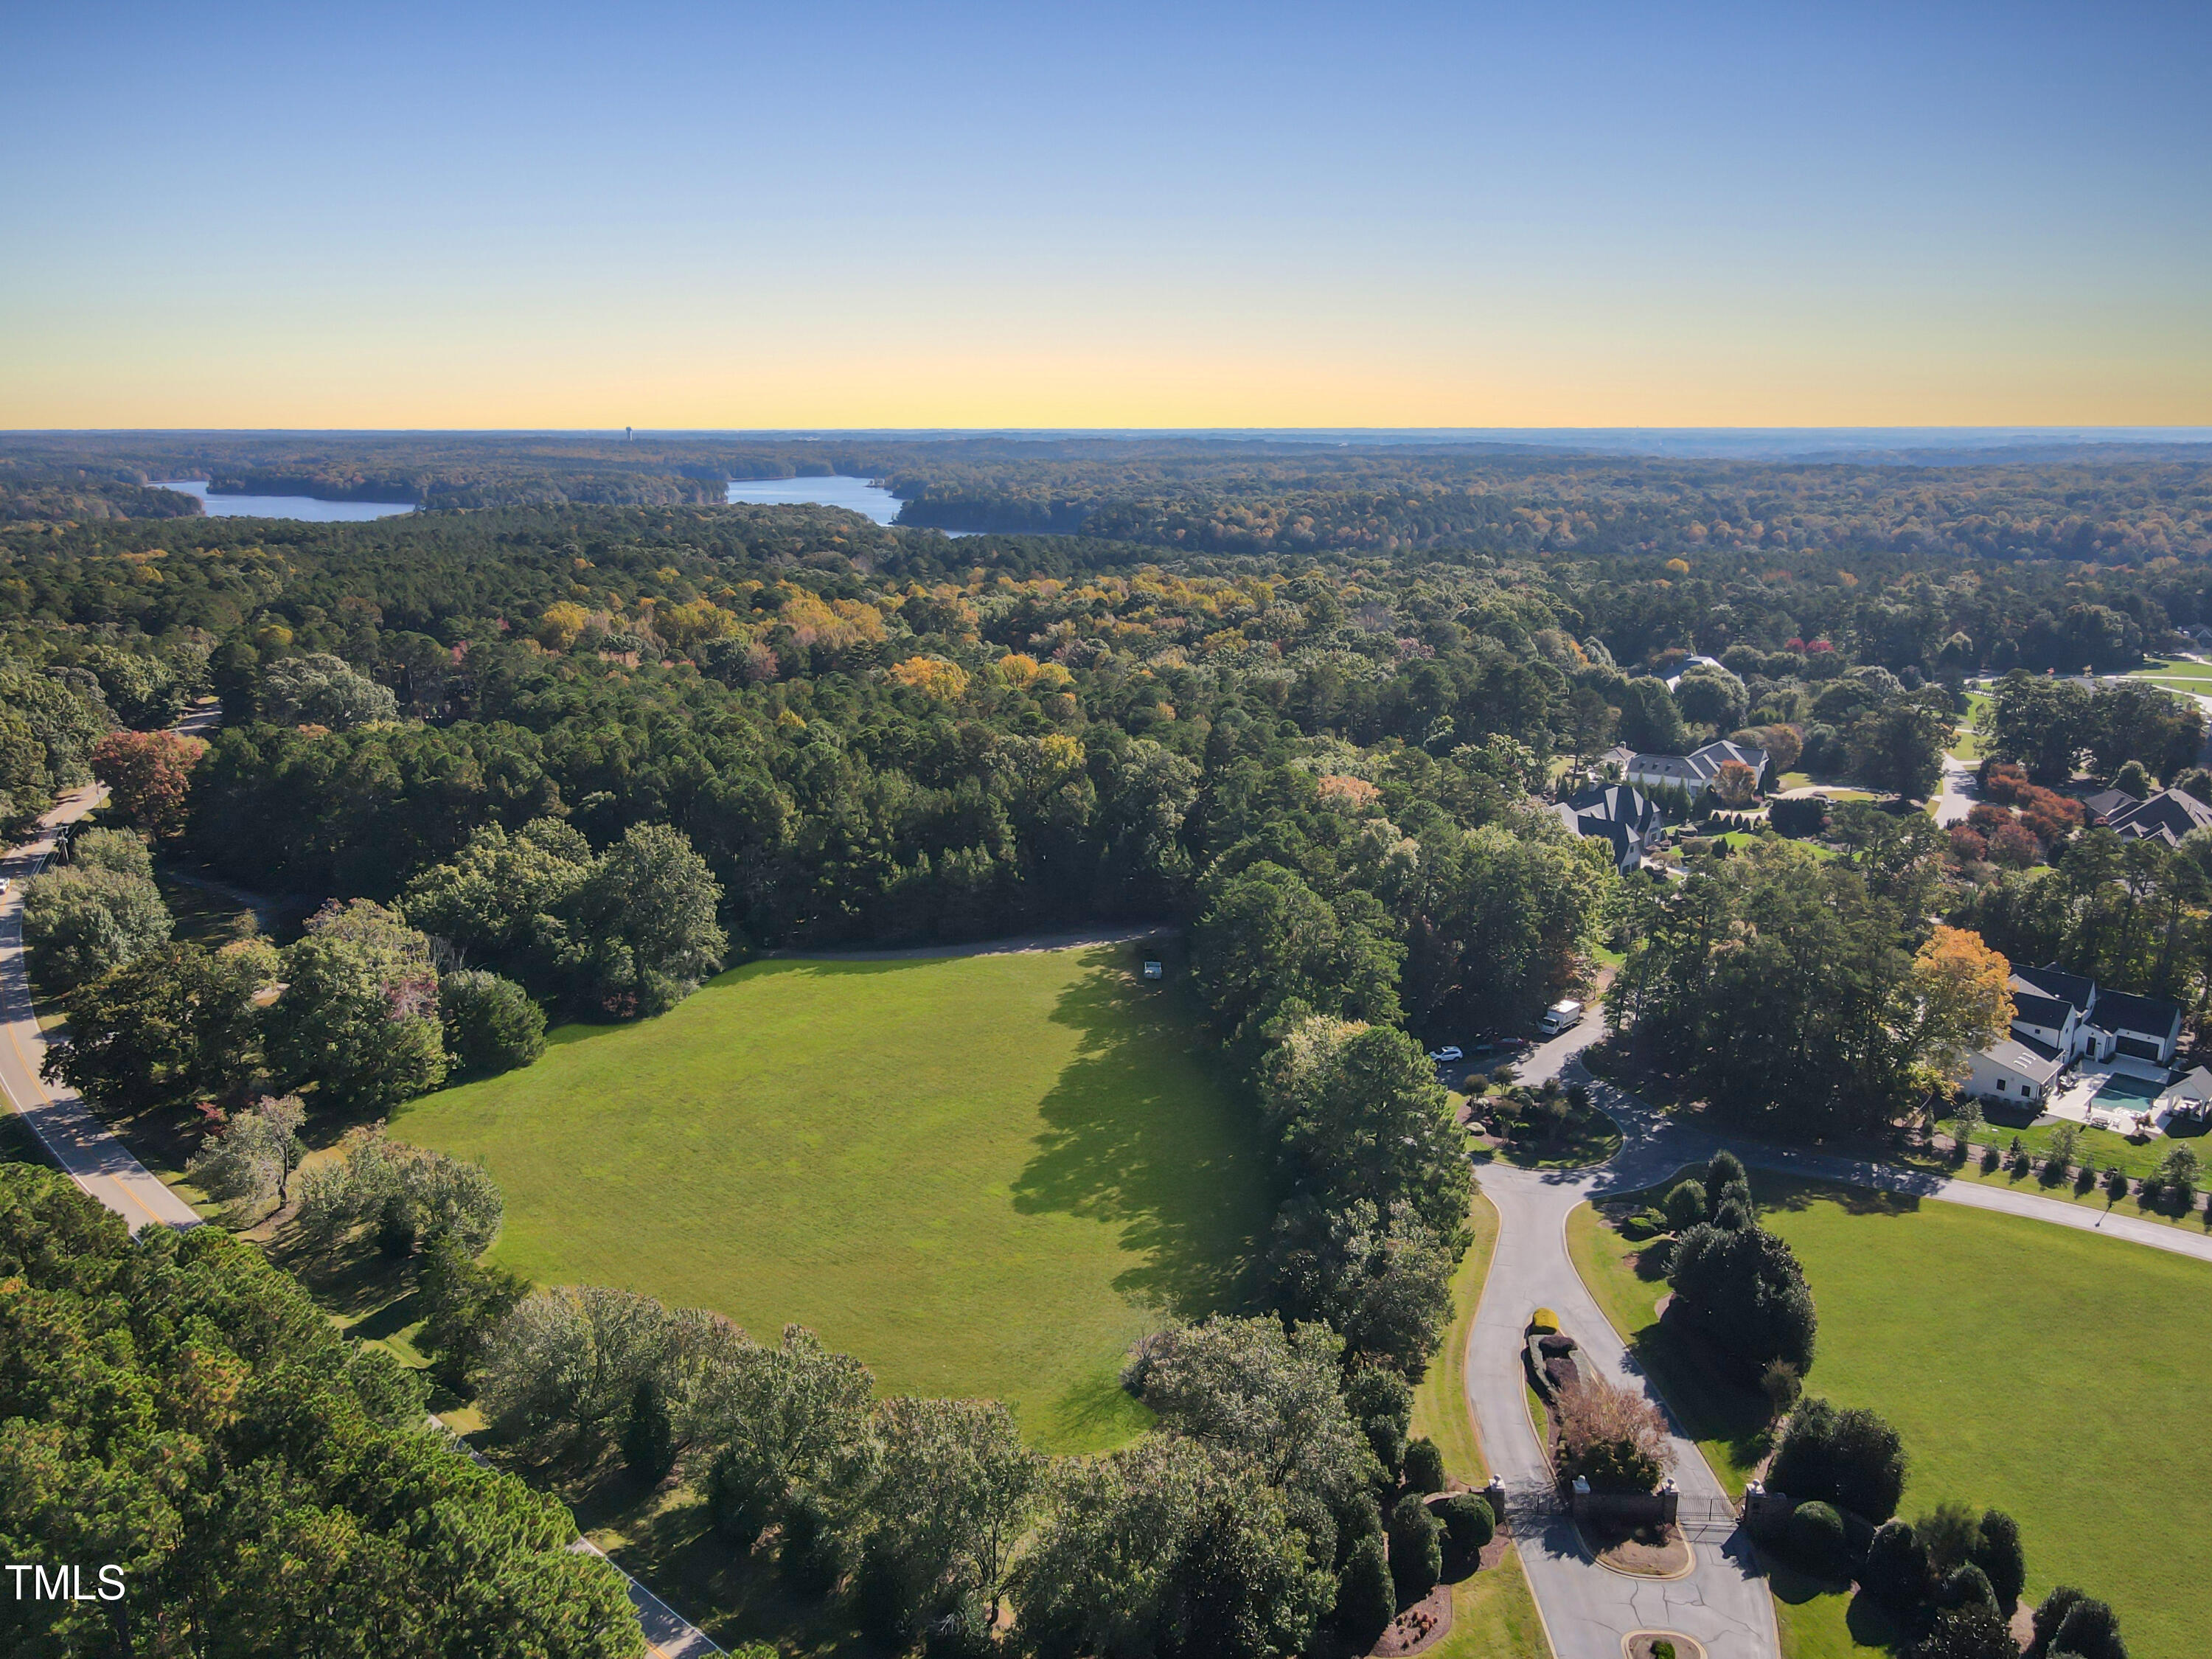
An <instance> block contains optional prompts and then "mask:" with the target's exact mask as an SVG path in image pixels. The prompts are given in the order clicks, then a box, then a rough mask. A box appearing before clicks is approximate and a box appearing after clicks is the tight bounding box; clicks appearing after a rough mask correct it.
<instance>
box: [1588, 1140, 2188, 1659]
mask: <svg viewBox="0 0 2212 1659" xmlns="http://www.w3.org/2000/svg"><path fill="white" fill-rule="evenodd" d="M1754 1184H1755V1190H1756V1191H1757V1193H1758V1194H1759V1200H1760V1203H1761V1208H1762V1211H1763V1212H1764V1215H1763V1219H1764V1221H1765V1225H1767V1226H1769V1227H1771V1228H1772V1229H1773V1230H1774V1231H1776V1232H1778V1233H1779V1234H1781V1235H1782V1237H1784V1238H1786V1239H1787V1240H1789V1242H1790V1246H1791V1248H1792V1249H1795V1250H1796V1253H1797V1257H1798V1260H1799V1261H1801V1262H1802V1264H1803V1266H1804V1268H1805V1273H1806V1277H1807V1279H1808V1280H1809V1281H1810V1282H1811V1284H1812V1286H1813V1294H1814V1300H1815V1301H1816V1302H1817V1304H1819V1307H1820V1344H1819V1351H1818V1353H1817V1355H1816V1358H1815V1361H1814V1367H1813V1371H1812V1374H1811V1376H1809V1377H1808V1378H1807V1387H1808V1390H1809V1391H1810V1392H1812V1393H1815V1394H1820V1395H1826V1396H1827V1397H1828V1398H1829V1399H1831V1400H1834V1401H1838V1402H1840V1403H1843V1404H1845V1405H1853V1406H1870V1407H1874V1408H1875V1410H1877V1411H1879V1412H1881V1413H1882V1414H1883V1415H1884V1416H1885V1417H1887V1418H1888V1419H1890V1420H1891V1421H1892V1422H1893V1423H1894V1424H1895V1425H1897V1427H1898V1429H1899V1432H1900V1433H1901V1434H1902V1435H1903V1436H1904V1437H1905V1447H1906V1449H1907V1451H1908V1453H1909V1454H1910V1455H1911V1474H1910V1478H1909V1480H1908V1483H1907V1486H1906V1489H1905V1503H1904V1505H1903V1513H1904V1514H1905V1516H1906V1517H1907V1518H1908V1519H1909V1518H1911V1517H1913V1516H1918V1515H1920V1514H1922V1513H1923V1512H1924V1511H1926V1510H1931V1509H1933V1508H1934V1507H1935V1506H1936V1504H1937V1503H1938V1502H1939V1501H1941V1500H1942V1499H1945V1498H1956V1499H1959V1500H1961V1501H1963V1502H1966V1503H1969V1504H1973V1505H1974V1506H1975V1507H1976V1508H1982V1507H1986V1506H1989V1505H1995V1506H1996V1507H1997V1508H1999V1509H2002V1510H2008V1511H2010V1512H2011V1513H2012V1515H2013V1516H2015V1518H2017V1519H2018V1521H2019V1522H2020V1525H2021V1538H2022V1541H2023V1542H2024V1544H2025V1545H2026V1547H2027V1567H2028V1583H2029V1589H2030V1594H2031V1595H2041V1594H2042V1593H2043V1592H2044V1591H2045V1590H2046V1589H2049V1588H2050V1587H2051V1585H2052V1584H2053V1583H2059V1582H2064V1583H2073V1584H2078V1585H2080V1586H2081V1587H2082V1588H2083V1589H2087V1591H2089V1593H2090V1594H2092V1595H2099V1596H2102V1597H2103V1598H2104V1599H2106V1601H2111V1602H2112V1605H2113V1606H2114V1607H2117V1608H2118V1610H2119V1613H2120V1615H2121V1621H2122V1627H2123V1630H2124V1633H2125V1635H2126V1636H2127V1638H2128V1644H2129V1647H2130V1650H2132V1651H2134V1652H2136V1653H2138V1654H2142V1655H2146V1656H2148V1655H2166V1654H2182V1653H2187V1652H2193V1651H2194V1650H2196V1647H2197V1644H2198V1642H2199V1640H2200V1638H2202V1636H2203V1632H2205V1631H2206V1630H2208V1629H2212V1538H2208V1537H2207V1535H2206V1534H2205V1532H2204V1529H2203V1528H2202V1527H2201V1526H2200V1525H2199V1524H2198V1522H2197V1510H2198V1509H2199V1508H2201V1501H2200V1496H2199V1495H2201V1494H2202V1493H2203V1492H2207V1491H2212V1430H2208V1428H2207V1425H2206V1423H2205V1415H2204V1389H2205V1379H2206V1377H2207V1376H2212V1319H2208V1317H2207V1313H2208V1310H2212V1264H2208V1263H2205V1262H2202V1261H2192V1260H2190V1259H2188V1258H2186V1257H2183V1256H2178V1255H2168V1254H2167V1253H2166V1252H2164V1251H2160V1250H2152V1249H2146V1248H2144V1247H2142V1246H2140V1245H2135V1244H2127V1243H2121V1242H2120V1241H2118V1240H2117V1239H2112V1238H2102V1237H2098V1236H2097V1235H2096V1234H2094V1233H2085V1232H2077V1231H2074V1230H2072V1229H2070V1228H2063V1227H2056V1226H2052V1225H2049V1224H2048V1223H2044V1222H2038V1221H2030V1220H2026V1219H2022V1218H2018V1217H2014V1216H2006V1215H1997V1214H1992V1213H1990V1212H1984V1211H1980V1210H1970V1209H1966V1208H1965V1207H1963V1206H1959V1205H1954V1204H1945V1203H1942V1202H1936V1201H1928V1202H1922V1201H1917V1200H1910V1199H1892V1198H1888V1197H1886V1196H1882V1195H1879V1194H1873V1193H1869V1192H1864V1191H1861V1190H1858V1189H1856V1188H1835V1187H1824V1186H1807V1187H1784V1186H1783V1185H1782V1184H1781V1183H1779V1182H1775V1181H1773V1180H1771V1179H1764V1178H1759V1179H1755V1183H1754ZM1588 1213H1589V1212H1587V1211H1584V1212H1577V1219H1578V1220H1583V1221H1584V1225H1585V1226H1586V1225H1587V1222H1586V1218H1587V1216H1588ZM1591 1245H1595V1246H1596V1247H1597V1249H1596V1254H1597V1255H1598V1256H1600V1257H1601V1258H1602V1260H1603V1262H1604V1264H1605V1265H1604V1266H1602V1267H1598V1270H1597V1273H1596V1275H1595V1276H1596V1277H1598V1278H1600V1279H1604V1280H1606V1281H1607V1282H1608V1287H1609V1289H1610V1291H1611V1292H1612V1294H1611V1295H1610V1296H1609V1297H1608V1296H1604V1295H1601V1301H1608V1302H1611V1303H1614V1304H1619V1303H1622V1302H1626V1301H1627V1300H1629V1299H1630V1298H1631V1297H1636V1298H1637V1299H1638V1300H1639V1301H1640V1303H1641V1310H1642V1312H1643V1313H1644V1317H1645V1318H1647V1319H1648V1318H1649V1310H1650V1302H1651V1300H1652V1299H1654V1298H1656V1297H1657V1296H1658V1295H1659V1294H1661V1293H1662V1292H1663V1291H1665V1288H1666V1286H1665V1285H1664V1284H1663V1283H1658V1284H1652V1283H1646V1284H1644V1285H1643V1286H1642V1287H1641V1291H1640V1296H1639V1294H1638V1291H1636V1290H1634V1289H1632V1286H1634V1285H1635V1284H1636V1280H1635V1278H1634V1276H1633V1274H1632V1273H1627V1272H1626V1271H1623V1267H1624V1266H1625V1259H1626V1257H1627V1256H1628V1255H1631V1254H1632V1252H1633V1251H1634V1250H1635V1249H1636V1248H1637V1247H1636V1246H1634V1245H1630V1244H1626V1243H1623V1242H1622V1241H1621V1240H1620V1238H1619V1237H1618V1236H1617V1235H1615V1234H1614V1233H1613V1232H1612V1231H1611V1230H1610V1229H1609V1228H1599V1229H1596V1230H1595V1237H1591V1235H1590V1234H1589V1232H1587V1231H1585V1232H1583V1246H1584V1249H1585V1250H1587V1249H1589V1247H1590V1246H1591ZM1578 1259H1579V1260H1580V1261H1582V1263H1583V1266H1584V1270H1585V1274H1586V1276H1590V1269H1591V1267H1592V1266H1594V1265H1595V1264H1593V1263H1591V1262H1590V1261H1589V1257H1588V1256H1587V1255H1583V1254H1582V1253H1581V1252H1578ZM1594 1288H1595V1286H1594ZM1608 1312H1609V1313H1611V1314H1613V1316H1614V1317H1615V1318H1617V1319H1618V1318H1619V1317H1620V1314H1619V1312H1618V1311H1616V1310H1615V1308H1614V1307H1613V1306H1608ZM1723 1455H1724V1454H1723ZM1838 1600H1839V1598H1833V1597H1822V1598H1819V1599H1818V1601H1816V1602H1814V1603H1813V1604H1808V1606H1806V1607H1803V1608H1802V1609H1793V1610H1792V1613H1793V1618H1792V1622H1793V1623H1802V1624H1806V1625H1808V1626H1810V1627H1811V1628H1812V1629H1818V1630H1820V1631H1822V1632H1823V1634H1824V1637H1825V1638H1826V1641H1825V1642H1823V1641H1819V1640H1816V1641H1814V1642H1811V1643H1807V1642H1803V1641H1799V1642H1793V1643H1791V1644H1789V1645H1790V1648H1791V1650H1792V1651H1794V1652H1797V1653H1800V1654H1801V1655H1803V1654H1809V1653H1813V1652H1826V1651H1827V1650H1828V1646H1829V1645H1832V1644H1834V1643H1836V1642H1838V1641H1840V1640H1844V1639H1847V1638H1841V1630H1842V1624H1843V1620H1842V1609H1841V1607H1840V1606H1834V1605H1832V1604H1833V1603H1836V1602H1837V1601H1838ZM1806 1634H1808V1635H1810V1634H1811V1630H1810V1629H1808V1632H1806Z"/></svg>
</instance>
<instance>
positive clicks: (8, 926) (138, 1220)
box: [0, 787, 200, 1233]
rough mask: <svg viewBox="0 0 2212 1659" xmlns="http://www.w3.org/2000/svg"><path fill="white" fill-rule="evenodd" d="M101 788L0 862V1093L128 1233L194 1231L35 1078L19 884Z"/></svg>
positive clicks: (176, 1207)
mask: <svg viewBox="0 0 2212 1659" xmlns="http://www.w3.org/2000/svg"><path fill="white" fill-rule="evenodd" d="M99 800H100V791H99V789H98V788H96V787H94V788H85V789H80V790H77V791H76V793H73V794H71V795H69V796H67V797H65V798H64V799H63V801H62V803H61V805H58V806H57V807H55V808H54V810H53V811H51V812H49V813H47V814H46V817H42V818H40V820H39V834H38V836H37V838H36V839H35V840H33V841H30V842H26V843H25V844H24V845H22V846H21V847H18V848H15V850H14V851H12V852H10V853H9V854H8V855H7V856H6V857H5V858H4V859H0V875H4V876H5V877H6V878H8V891H7V892H6V894H4V895H0V1023H4V1024H5V1025H6V1027H7V1035H6V1036H5V1038H4V1040H0V1088H4V1089H5V1090H6V1091H7V1095H8V1099H9V1103H11V1104H12V1105H13V1106H14V1107H15V1110H16V1111H17V1112H18V1113H20V1114H21V1115H22V1118H23V1120H24V1121H25V1122H27V1123H28V1124H29V1125H30V1126H31V1129H32V1132H33V1133H35V1134H36V1135H37V1136H38V1137H39V1139H40V1140H41V1141H43V1142H45V1143H46V1150H47V1151H48V1152H52V1154H53V1157H54V1161H55V1162H56V1163H57V1164H60V1165H61V1167H62V1169H63V1170H64V1171H65V1172H66V1173H67V1174H68V1175H69V1176H70V1179H71V1180H73V1181H75V1182H76V1184H77V1185H78V1186H80V1187H82V1188H84V1190H85V1191H86V1192H88V1193H89V1194H92V1196H93V1197H94V1198H96V1199H98V1200H100V1202H101V1203H102V1204H105V1205H106V1206H107V1207H108V1208H109V1209H111V1210H112V1211H114V1212H116V1214H118V1215H119V1216H121V1217H122V1218H123V1219H124V1222H125V1225H128V1226H129V1227H130V1229H131V1231H132V1232H134V1233H135V1232H137V1231H138V1230H139V1229H140V1228H141V1227H146V1226H152V1225H161V1226H165V1227H197V1226H198V1225H200V1218H199V1217H198V1215H197V1213H195V1212H194V1211H193V1209H192V1206H191V1205H189V1204H187V1203H185V1200H182V1199H181V1198H179V1197H178V1196H177V1195H176V1194H174V1193H173V1192H172V1191H170V1190H169V1188H168V1187H167V1184H166V1183H165V1182H162V1181H161V1180H160V1179H159V1178H158V1177H156V1176H155V1175H154V1173H153V1172H152V1171H151V1170H149V1169H147V1167H146V1166H145V1165H144V1164H141V1163H140V1162H139V1161H138V1160H137V1158H135V1157H133V1156H132V1155H131V1149H130V1148H129V1147H127V1146H125V1145H124V1144H123V1143H122V1142H121V1141H119V1140H118V1139H116V1138H115V1137H114V1136H113V1135H112V1134H111V1133H109V1132H108V1128H107V1126H106V1124H105V1123H102V1122H101V1121H100V1120H99V1118H97V1117H95V1116H94V1115H93V1111H92V1109H91V1108H90V1107H89V1106H88V1105H86V1104H85V1103H84V1101H83V1100H82V1097H79V1096H78V1094H77V1093H76V1091H75V1090H73V1089H67V1088H64V1087H63V1086H61V1085H58V1084H48V1083H47V1082H46V1081H45V1080H44V1079H41V1078H40V1076H39V1066H40V1062H41V1061H42V1060H45V1059H46V1038H45V1037H43V1036H40V1033H39V1022H38V1018H37V1016H36V1015H35V1014H34V1013H33V1012H32V1007H31V982H30V975H29V974H28V972H27V970H26V969H25V967H24V964H23V884H24V882H25V881H27V879H29V878H31V877H33V876H34V875H36V874H37V873H38V872H39V870H40V866H43V865H44V864H45V863H46V860H47V858H48V857H49V856H50V855H51V854H52V852H53V850H54V832H55V831H56V830H57V829H59V828H60V827H61V826H62V825H63V824H65V823H75V822H76V820H77V819H79V818H81V817H83V816H84V815H85V814H86V813H87V812H89V811H92V809H93V808H94V806H95V805H98V804H99Z"/></svg>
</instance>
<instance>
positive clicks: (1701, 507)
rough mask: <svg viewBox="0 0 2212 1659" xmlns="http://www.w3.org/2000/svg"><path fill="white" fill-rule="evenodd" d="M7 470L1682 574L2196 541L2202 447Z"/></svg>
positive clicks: (1487, 450) (815, 451)
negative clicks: (874, 487)
mask: <svg viewBox="0 0 2212 1659" xmlns="http://www.w3.org/2000/svg"><path fill="white" fill-rule="evenodd" d="M10 465H13V466H15V467H17V468H19V469H20V468H23V467H30V468H37V469H45V470H47V471H55V470H58V469H76V471H78V472H79V473H81V474H82V475H84V476H86V477H98V476H101V475H103V474H104V475H106V476H110V477H118V478H123V477H131V476H133V475H134V474H135V476H136V477H139V478H142V479H143V478H144V477H149V476H151V477H179V476H192V477H199V476H203V475H204V476H208V477H212V478H214V479H215V480H216V488H217V489H240V490H249V491H260V492H270V493H286V494H306V495H319V496H322V497H324V498H325V499H334V500H352V501H362V500H381V501H413V502H416V503H417V504H418V505H421V506H423V507H429V508H433V509H441V508H477V509H480V508H483V507H513V506H562V505H566V504H571V503H586V504H594V505H606V506H647V507H651V506H674V505H686V504H698V503H705V502H711V501H719V500H720V498H721V495H722V491H723V487H724V484H725V483H726V481H727V480H729V479H732V478H787V477H810V476H811V477H820V476H823V475H825V474H828V473H831V472H837V473H848V474H853V475H855V476H859V477H869V478H875V479H878V480H881V481H882V482H884V483H885V484H886V485H887V486H888V487H889V488H890V490H891V491H892V493H893V494H895V495H897V496H898V497H899V498H900V499H901V500H902V501H903V502H904V503H905V506H904V507H903V509H902V514H901V519H900V522H901V523H902V525H911V526H935V527H938V528H943V529H951V530H971V531H996V532H1008V533H1039V532H1049V533H1053V534H1069V533H1082V534H1085V535H1089V536H1093V537H1097V538H1101V539H1103V540H1112V541H1122V542H1133V543H1138V544H1143V545H1146V546H1150V547H1155V548H1158V549H1161V550H1166V551H1172V552H1174V553H1176V554H1178V555H1183V556H1188V555H1193V554H1198V555H1222V554H1231V555H1240V554H1261V555H1273V556H1284V555H1290V556H1310V557H1316V558H1321V559H1352V560H1363V559H1369V558H1372V557H1375V556H1381V555H1390V556H1399V555H1404V554H1407V553H1420V554H1431V555H1435V556H1440V557H1464V556H1489V557H1492V558H1518V557H1528V556H1538V557H1548V556H1566V557H1572V558H1589V557H1609V556H1618V557H1633V558H1645V557H1653V556H1656V557H1657V558H1659V559H1660V560H1662V562H1663V561H1664V560H1666V559H1668V558H1681V559H1684V560H1686V561H1689V562H1692V565H1693V566H1694V567H1695V568H1697V569H1698V570H1699V572H1700V574H1718V573H1722V572H1725V573H1727V574H1738V573H1749V574H1756V573H1757V572H1759V570H1760V569H1761V568H1763V567H1765V566H1766V565H1769V564H1771V563H1772V562H1775V561H1778V560H1784V559H1788V558H1790V556H1802V555H1805V554H1836V555H1848V556H1870V555H1891V556H1917V557H1930V556H1958V557H1966V558H1973V559H1983V560H1993V561H2006V562H2010V561H2018V560H2037V559H2066V560H2073V561H2078V562H2090V563H2100V564H2142V563H2146V562H2150V561H2154V560H2157V559H2161V558H2168V557H2171V558H2178V559H2183V560H2196V559H2202V558H2204V557H2206V556H2212V460H2206V459H2192V458H2191V452H2190V451H2189V450H2187V449H2185V448H2182V447H2173V448H2170V449H2168V450H2166V451H2163V452H2157V451H2144V452H2142V453H2128V454H2125V455H2120V456H2114V455H2107V454H2101V453H2100V454H2098V455H2095V456H2094V457H2090V456H2087V455H2076V456H2074V457H2072V458H2069V459H2039V460H2033V461H2020V460H2015V459H2007V460H2005V461H2003V462H2001V463H2000V462H1995V461H1990V462H1971V463H1967V464H1951V465H1941V466H1936V465H1929V466H1915V465H1894V464H1891V465H1868V464H1863V463H1833V464H1811V463H1805V462H1755V461H1711V460H1657V459H1647V458H1638V457H1623V456H1575V455H1571V454H1560V453H1548V452H1542V453H1540V452H1533V451H1528V450H1514V449H1512V448H1510V447H1507V446H1480V445H1443V444H1439V445H1435V446H1428V447H1424V446H1419V445H1411V444H1408V445H1368V446H1353V445H1346V446H1343V447H1326V446H1322V445H1317V444H1313V443H1293V442H1289V441H1258V440H1241V439H1212V438H1199V437H1171V438H1149V439H1109V438H1067V439H1019V438H1006V437H994V438H958V439H945V440H933V441H921V440H911V439H877V438H860V437H855V438H850V439H844V438H839V439H823V440H805V439H789V440H771V439H755V438H749V437H742V436H733V437H728V438H718V437H712V436H700V437H684V438H680V439H679V438H649V439H646V440H641V441H636V442H626V441H623V440H620V439H613V438H599V437H561V436H554V435H544V436H531V435H451V436H439V437H423V436H420V435H374V434H371V435H301V436H281V435H279V436H270V437H250V438H249V437H235V436H228V435H204V436H202V435H174V434H145V435H127V434H124V435H112V436H105V435H103V436H54V437H40V436H23V435H18V436H14V437H9V438H7V439H4V440H0V480H4V478H5V477H7V468H8V467H9V466H10ZM87 499H88V501H95V502H98V503H100V506H99V507H96V508H93V509H88V510H87V511H85V512H84V513H81V514H77V515H76V516H83V517H102V516H117V515H129V516H137V513H132V512H131V502H130V501H129V500H128V499H126V498H125V495H120V494H118V493H117V492H115V491H111V490H106V489H98V490H91V491H88V492H87ZM55 505H56V506H57V507H59V506H61V505H63V504H62V503H59V502H56V503H55ZM14 516H40V517H63V516H71V515H70V514H69V513H65V512H62V511H55V512H52V513H45V512H41V513H20V512H19V513H15V514H14Z"/></svg>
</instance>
